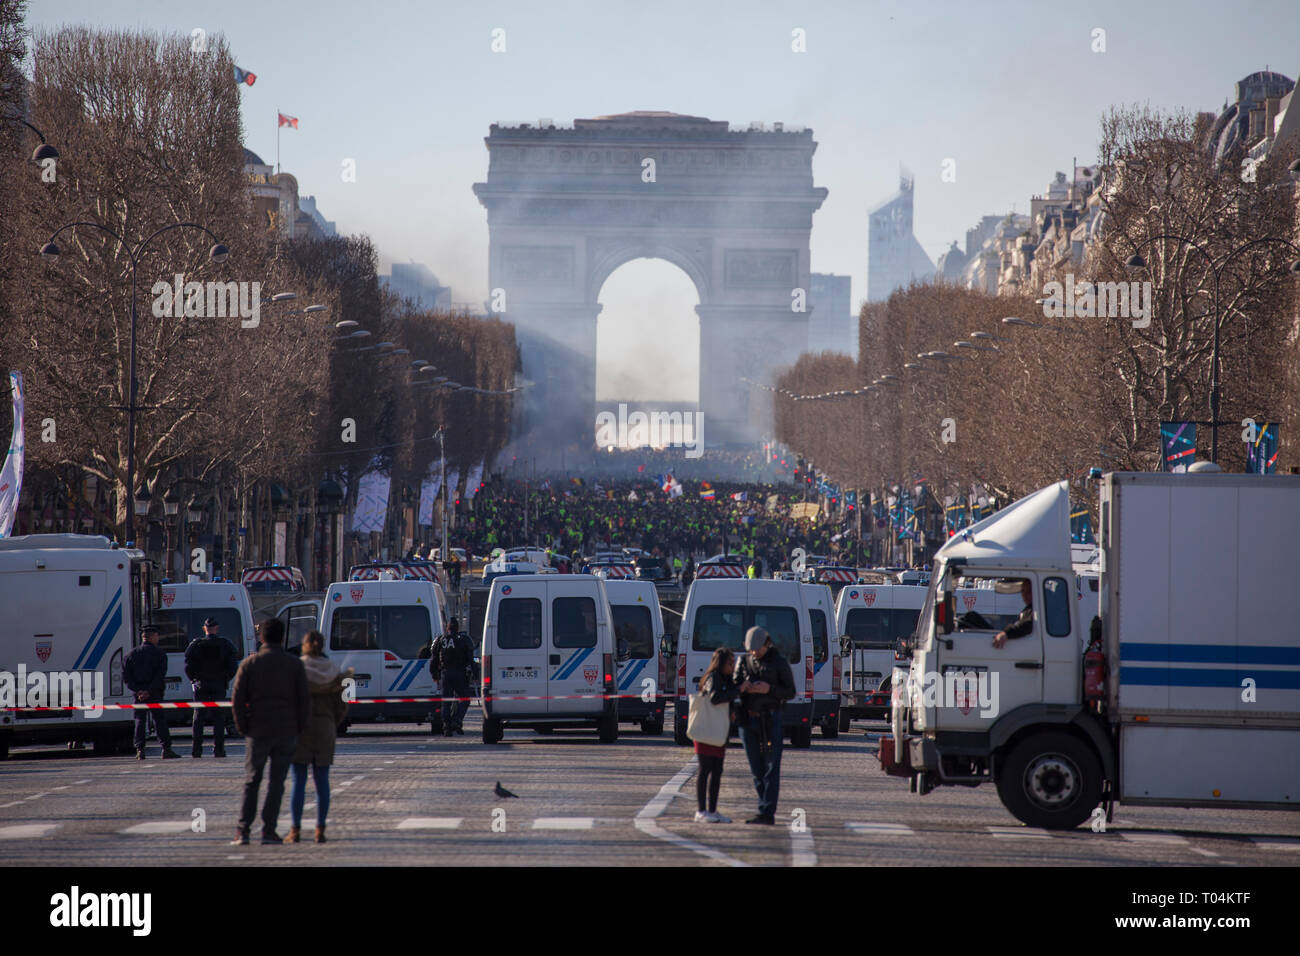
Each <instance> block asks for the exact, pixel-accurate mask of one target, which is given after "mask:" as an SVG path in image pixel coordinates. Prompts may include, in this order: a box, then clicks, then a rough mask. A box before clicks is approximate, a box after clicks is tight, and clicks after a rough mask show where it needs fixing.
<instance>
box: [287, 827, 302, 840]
mask: <svg viewBox="0 0 1300 956" xmlns="http://www.w3.org/2000/svg"><path fill="white" fill-rule="evenodd" d="M298 833H299V830H298V828H297V827H289V839H288V841H287V842H289V843H297V842H298Z"/></svg>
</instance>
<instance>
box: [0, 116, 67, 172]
mask: <svg viewBox="0 0 1300 956" xmlns="http://www.w3.org/2000/svg"><path fill="white" fill-rule="evenodd" d="M0 119H3V120H8V121H9V122H11V123H21V124H22V125H23V126H26V127H27V128H28V129H29V130H31V131H32V132H33V133H35V134H36V135H37V136H39V137H40V138H41V145H40V146H37V147H36V149H34V150H33V151H32V162H33V163H37V164H40V163H43V162H45V160H47V159H58V158H59V151H58V150H57V149H55V148H54V147H53V146H51V145H50V144H49V143H47V142H46V141H45V134H44V133H42V132H41V131H40V130H39V129H37V128H36V127H35V126H33V125H32V124H31V123H29V122H27V120H25V119H23V118H22V117H21V116H0Z"/></svg>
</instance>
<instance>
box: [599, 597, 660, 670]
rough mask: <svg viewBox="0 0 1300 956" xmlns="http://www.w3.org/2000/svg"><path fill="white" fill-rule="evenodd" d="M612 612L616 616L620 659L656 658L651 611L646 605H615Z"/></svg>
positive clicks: (615, 624)
mask: <svg viewBox="0 0 1300 956" xmlns="http://www.w3.org/2000/svg"><path fill="white" fill-rule="evenodd" d="M610 611H611V612H612V613H613V615H614V638H615V641H616V642H617V651H618V659H619V660H620V661H625V660H628V659H630V658H636V659H638V660H641V659H644V658H648V657H654V631H653V627H652V625H651V622H650V609H649V608H648V607H646V606H645V605H644V604H615V605H612V606H611V608H610Z"/></svg>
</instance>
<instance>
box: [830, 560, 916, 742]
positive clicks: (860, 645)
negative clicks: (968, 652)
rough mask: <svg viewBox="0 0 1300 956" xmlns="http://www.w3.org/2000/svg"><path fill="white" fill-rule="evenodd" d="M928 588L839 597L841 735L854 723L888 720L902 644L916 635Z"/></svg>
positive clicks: (870, 588)
mask: <svg viewBox="0 0 1300 956" xmlns="http://www.w3.org/2000/svg"><path fill="white" fill-rule="evenodd" d="M925 593H926V592H925V588H922V587H916V586H914V585H910V584H859V585H851V586H849V587H846V588H844V589H843V590H842V591H840V595H839V599H838V600H837V601H836V604H835V630H836V633H837V634H839V635H840V652H841V654H842V655H843V658H842V660H843V664H842V672H843V673H842V686H841V692H840V711H839V729H840V730H842V731H845V732H847V731H848V729H849V726H850V723H851V721H852V720H853V718H855V717H880V718H883V717H887V716H888V715H889V691H890V686H891V676H892V674H893V670H894V651H895V648H896V647H897V645H898V642H899V641H900V640H903V639H905V638H906V637H908V636H909V635H910V634H911V633H912V632H913V631H914V630H916V620H917V618H918V617H920V615H921V607H922V605H924V604H925Z"/></svg>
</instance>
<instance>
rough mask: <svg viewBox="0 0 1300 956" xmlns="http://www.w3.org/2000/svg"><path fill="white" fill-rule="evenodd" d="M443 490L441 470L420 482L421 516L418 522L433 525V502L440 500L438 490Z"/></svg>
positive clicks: (427, 525) (428, 525)
mask: <svg viewBox="0 0 1300 956" xmlns="http://www.w3.org/2000/svg"><path fill="white" fill-rule="evenodd" d="M441 490H442V474H441V472H439V473H438V474H436V475H434V476H432V477H430V478H426V479H424V481H423V482H421V483H420V518H419V521H418V522H417V524H422V525H425V526H426V527H430V528H431V527H433V503H434V502H435V501H437V500H438V492H439V491H441Z"/></svg>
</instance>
